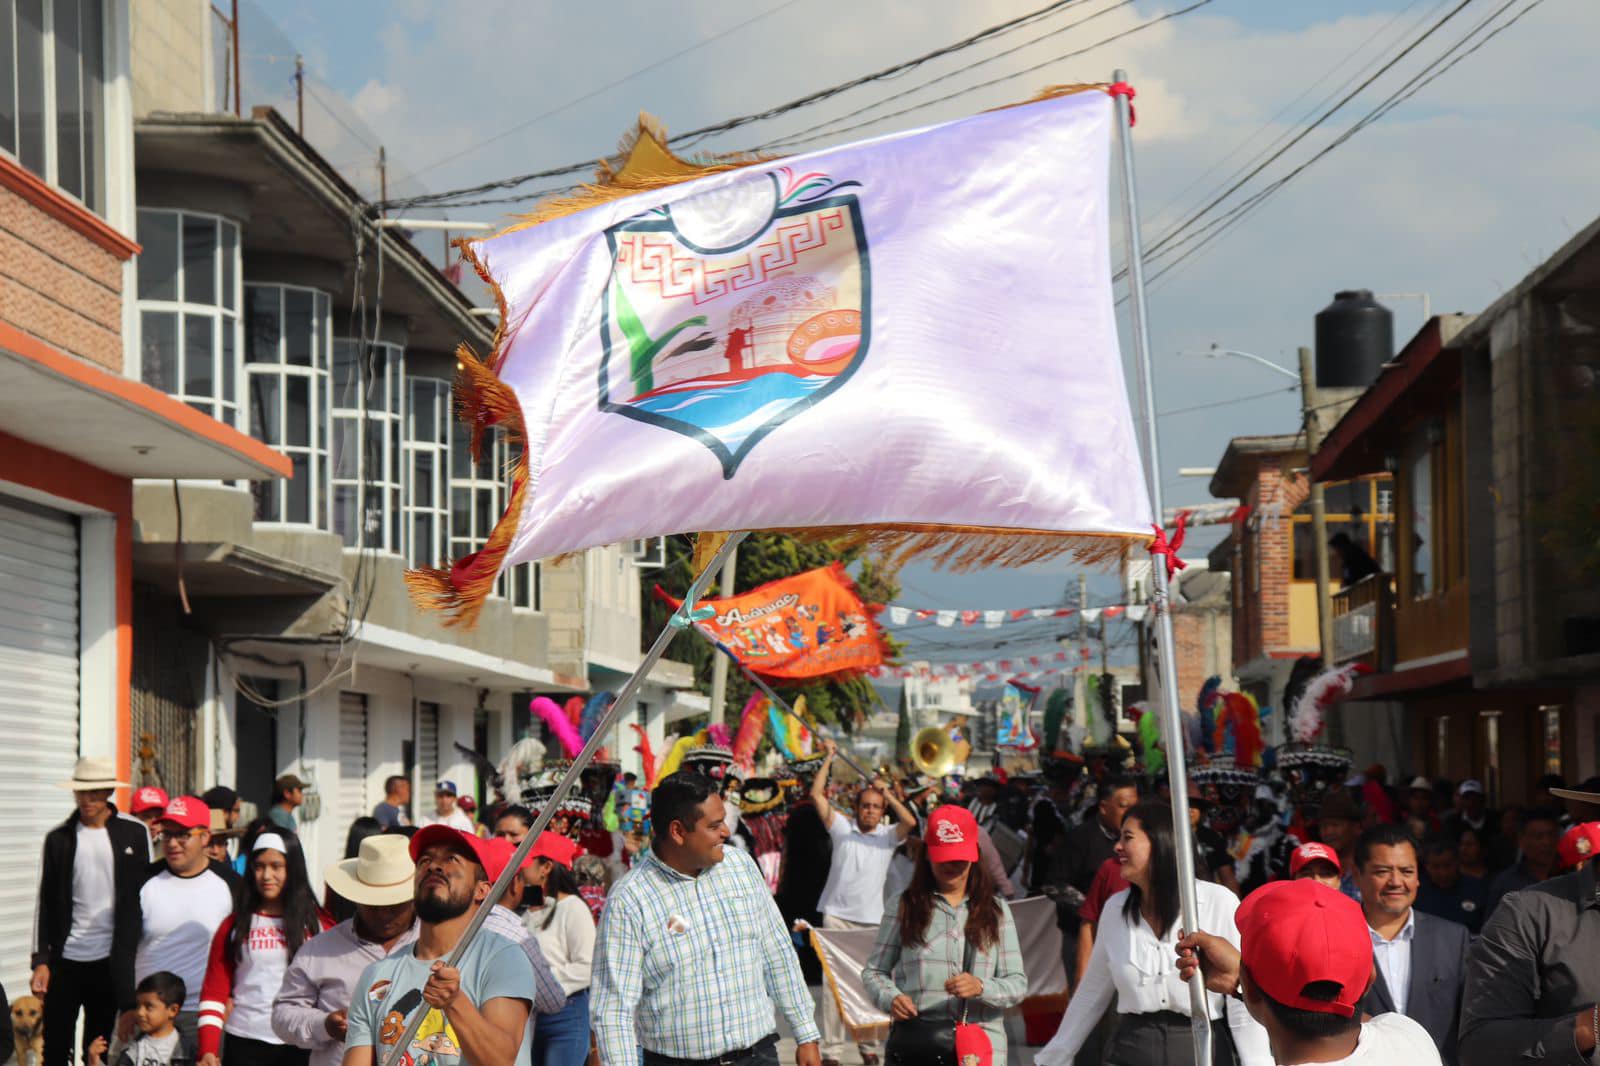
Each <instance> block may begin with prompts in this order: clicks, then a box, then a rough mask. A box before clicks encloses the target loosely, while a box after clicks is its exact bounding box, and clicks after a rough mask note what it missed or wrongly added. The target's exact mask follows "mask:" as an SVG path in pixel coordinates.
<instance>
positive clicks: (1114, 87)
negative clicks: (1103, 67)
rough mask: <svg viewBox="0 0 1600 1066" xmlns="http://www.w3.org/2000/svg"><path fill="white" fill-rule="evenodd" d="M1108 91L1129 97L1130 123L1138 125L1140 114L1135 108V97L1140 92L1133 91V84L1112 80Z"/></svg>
mask: <svg viewBox="0 0 1600 1066" xmlns="http://www.w3.org/2000/svg"><path fill="white" fill-rule="evenodd" d="M1106 92H1108V93H1110V94H1111V95H1112V96H1126V97H1127V98H1128V125H1130V126H1135V125H1138V122H1139V116H1138V115H1137V114H1136V113H1135V112H1134V110H1133V98H1134V97H1135V96H1138V95H1139V94H1138V93H1136V92H1134V91H1133V86H1131V85H1129V84H1128V83H1127V82H1125V81H1117V82H1112V83H1111V85H1110V86H1109V87H1107V89H1106Z"/></svg>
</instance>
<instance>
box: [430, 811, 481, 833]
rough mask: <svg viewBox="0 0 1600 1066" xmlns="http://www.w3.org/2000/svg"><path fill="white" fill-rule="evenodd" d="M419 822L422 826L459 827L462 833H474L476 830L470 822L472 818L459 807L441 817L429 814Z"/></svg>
mask: <svg viewBox="0 0 1600 1066" xmlns="http://www.w3.org/2000/svg"><path fill="white" fill-rule="evenodd" d="M421 824H422V825H424V826H429V825H447V826H449V827H450V828H451V829H459V830H461V831H462V832H463V833H476V832H477V831H478V830H477V827H476V826H474V825H473V824H472V819H471V818H468V817H467V812H466V811H464V810H462V809H461V808H460V807H457V808H455V809H454V810H452V811H451V812H450V813H449V814H447V815H445V816H444V817H442V818H441V817H440V816H439V815H437V814H430V815H428V816H427V817H425V818H423V819H422V822H421Z"/></svg>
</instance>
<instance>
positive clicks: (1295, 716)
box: [1289, 663, 1369, 744]
mask: <svg viewBox="0 0 1600 1066" xmlns="http://www.w3.org/2000/svg"><path fill="white" fill-rule="evenodd" d="M1367 669H1369V667H1367V666H1366V665H1365V664H1364V663H1348V664H1346V665H1344V666H1336V667H1334V668H1333V669H1332V670H1324V671H1323V672H1322V673H1320V674H1318V675H1317V676H1316V677H1314V678H1312V679H1311V681H1310V683H1309V684H1307V685H1306V690H1305V692H1303V693H1301V695H1300V698H1299V699H1298V700H1296V701H1295V705H1294V710H1292V711H1290V712H1289V735H1290V736H1291V737H1293V738H1294V739H1295V740H1298V741H1300V742H1301V743H1302V744H1309V743H1311V742H1312V741H1313V740H1315V739H1317V737H1319V736H1321V735H1322V731H1323V729H1324V728H1326V727H1327V714H1328V708H1329V707H1332V706H1333V705H1334V704H1335V703H1338V702H1339V701H1340V700H1342V699H1344V698H1345V697H1346V696H1348V695H1350V690H1351V689H1352V688H1354V687H1355V683H1356V678H1357V677H1359V676H1360V675H1361V674H1362V673H1364V672H1366V670H1367Z"/></svg>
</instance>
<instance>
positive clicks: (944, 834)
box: [923, 804, 978, 862]
mask: <svg viewBox="0 0 1600 1066" xmlns="http://www.w3.org/2000/svg"><path fill="white" fill-rule="evenodd" d="M923 839H924V840H925V841H926V842H927V846H928V860H929V861H930V862H977V861H978V820H977V819H976V818H974V817H972V812H971V811H969V810H967V809H966V808H965V807H957V806H955V805H953V804H950V805H946V806H943V807H940V808H938V809H937V810H935V811H934V812H933V813H932V814H930V815H929V816H928V833H927V836H925V837H924V838H923Z"/></svg>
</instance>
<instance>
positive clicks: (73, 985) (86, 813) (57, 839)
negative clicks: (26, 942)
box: [32, 758, 150, 1066]
mask: <svg viewBox="0 0 1600 1066" xmlns="http://www.w3.org/2000/svg"><path fill="white" fill-rule="evenodd" d="M62 787H63V788H69V789H71V790H72V793H73V795H74V797H75V798H76V799H77V803H78V809H77V810H76V811H75V812H73V814H72V815H71V816H70V817H69V818H68V819H67V820H66V821H65V822H62V823H61V824H60V825H59V826H57V827H56V828H54V829H52V830H51V831H50V832H49V834H48V835H47V836H46V837H45V840H44V862H43V868H42V871H41V873H40V877H39V908H38V917H37V921H36V923H35V925H36V929H35V934H34V935H35V943H34V954H33V981H32V991H33V993H34V995H36V996H38V997H40V998H41V999H43V1000H44V1063H43V1066H65V1064H66V1063H68V1062H70V1061H72V1059H73V1054H72V1036H73V1031H74V1030H75V1029H76V1028H77V1024H78V1012H79V1011H80V1010H81V1011H82V1012H83V1015H84V1019H83V1039H84V1047H85V1049H87V1048H88V1045H89V1044H90V1043H92V1042H93V1041H94V1040H95V1038H96V1037H101V1036H103V1037H106V1038H107V1039H109V1038H110V1037H111V1030H112V1026H113V1024H114V1023H115V1021H116V1009H117V1004H118V1003H123V1002H127V1001H129V1000H131V999H132V998H133V956H134V949H135V947H136V946H137V945H138V942H139V912H138V903H137V898H136V897H137V893H138V891H139V886H140V885H141V884H143V883H144V879H145V874H146V870H147V868H148V867H149V864H150V838H149V835H148V833H147V832H146V831H145V828H144V826H143V825H141V824H140V823H138V822H134V821H130V820H129V819H126V818H119V817H118V816H117V809H116V807H115V806H113V805H112V803H111V793H112V791H113V790H114V789H117V788H120V787H123V783H122V782H120V781H118V780H117V768H116V762H115V760H113V759H97V758H88V759H79V760H78V764H77V766H76V768H75V769H74V770H73V774H72V780H71V781H67V782H64V783H63V785H62ZM85 1058H87V1051H85Z"/></svg>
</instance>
